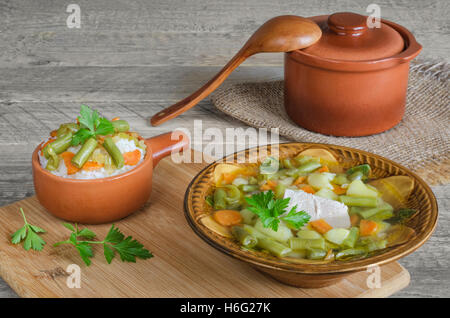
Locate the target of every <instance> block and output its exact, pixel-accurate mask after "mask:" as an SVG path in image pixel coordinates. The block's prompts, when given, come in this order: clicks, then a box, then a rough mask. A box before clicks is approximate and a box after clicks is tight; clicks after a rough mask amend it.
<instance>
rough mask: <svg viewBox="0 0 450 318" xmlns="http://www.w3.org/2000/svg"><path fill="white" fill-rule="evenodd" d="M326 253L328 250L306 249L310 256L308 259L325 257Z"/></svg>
mask: <svg viewBox="0 0 450 318" xmlns="http://www.w3.org/2000/svg"><path fill="white" fill-rule="evenodd" d="M326 255H327V251H325V250H321V249H309V250H307V251H306V256H307V257H308V259H314V260H318V259H324V258H325V256H326Z"/></svg>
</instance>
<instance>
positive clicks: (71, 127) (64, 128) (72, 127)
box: [56, 123, 80, 137]
mask: <svg viewBox="0 0 450 318" xmlns="http://www.w3.org/2000/svg"><path fill="white" fill-rule="evenodd" d="M79 128H80V126H78V124H75V123H67V124H62V125H61V126H59V128H58V130H57V131H56V137H60V136H62V135H65V134H67V133H68V132H71V133H76V132H77V130H78V129H79Z"/></svg>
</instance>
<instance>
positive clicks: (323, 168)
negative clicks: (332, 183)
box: [317, 166, 330, 172]
mask: <svg viewBox="0 0 450 318" xmlns="http://www.w3.org/2000/svg"><path fill="white" fill-rule="evenodd" d="M317 172H330V169H328V166H323V167H322V168H320V169H319V170H317Z"/></svg>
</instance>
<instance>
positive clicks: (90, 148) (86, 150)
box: [72, 137, 98, 168]
mask: <svg viewBox="0 0 450 318" xmlns="http://www.w3.org/2000/svg"><path fill="white" fill-rule="evenodd" d="M97 145H98V141H97V140H96V139H95V138H92V137H91V138H89V139H88V140H86V141H85V143H84V144H83V146H81V148H80V150H78V152H77V153H76V154H75V156H74V157H73V158H72V163H73V164H74V165H75V166H76V167H77V168H81V167H83V165H84V164H85V163H86V161H87V160H88V159H89V156H90V155H91V154H92V153H93V152H94V150H95V148H96V147H97Z"/></svg>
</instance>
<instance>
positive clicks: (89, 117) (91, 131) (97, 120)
mask: <svg viewBox="0 0 450 318" xmlns="http://www.w3.org/2000/svg"><path fill="white" fill-rule="evenodd" d="M77 119H78V122H79V123H80V129H79V130H78V131H77V132H76V133H75V134H74V135H73V138H72V142H71V145H72V146H77V145H79V144H83V143H84V142H85V141H86V139H88V138H90V137H95V136H99V135H103V136H106V135H109V134H112V133H114V127H113V124H112V123H111V122H110V121H109V120H108V119H106V118H103V117H100V116H99V114H98V112H97V111H96V110H92V109H90V108H89V106H86V105H81V109H80V116H78V118H77Z"/></svg>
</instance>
